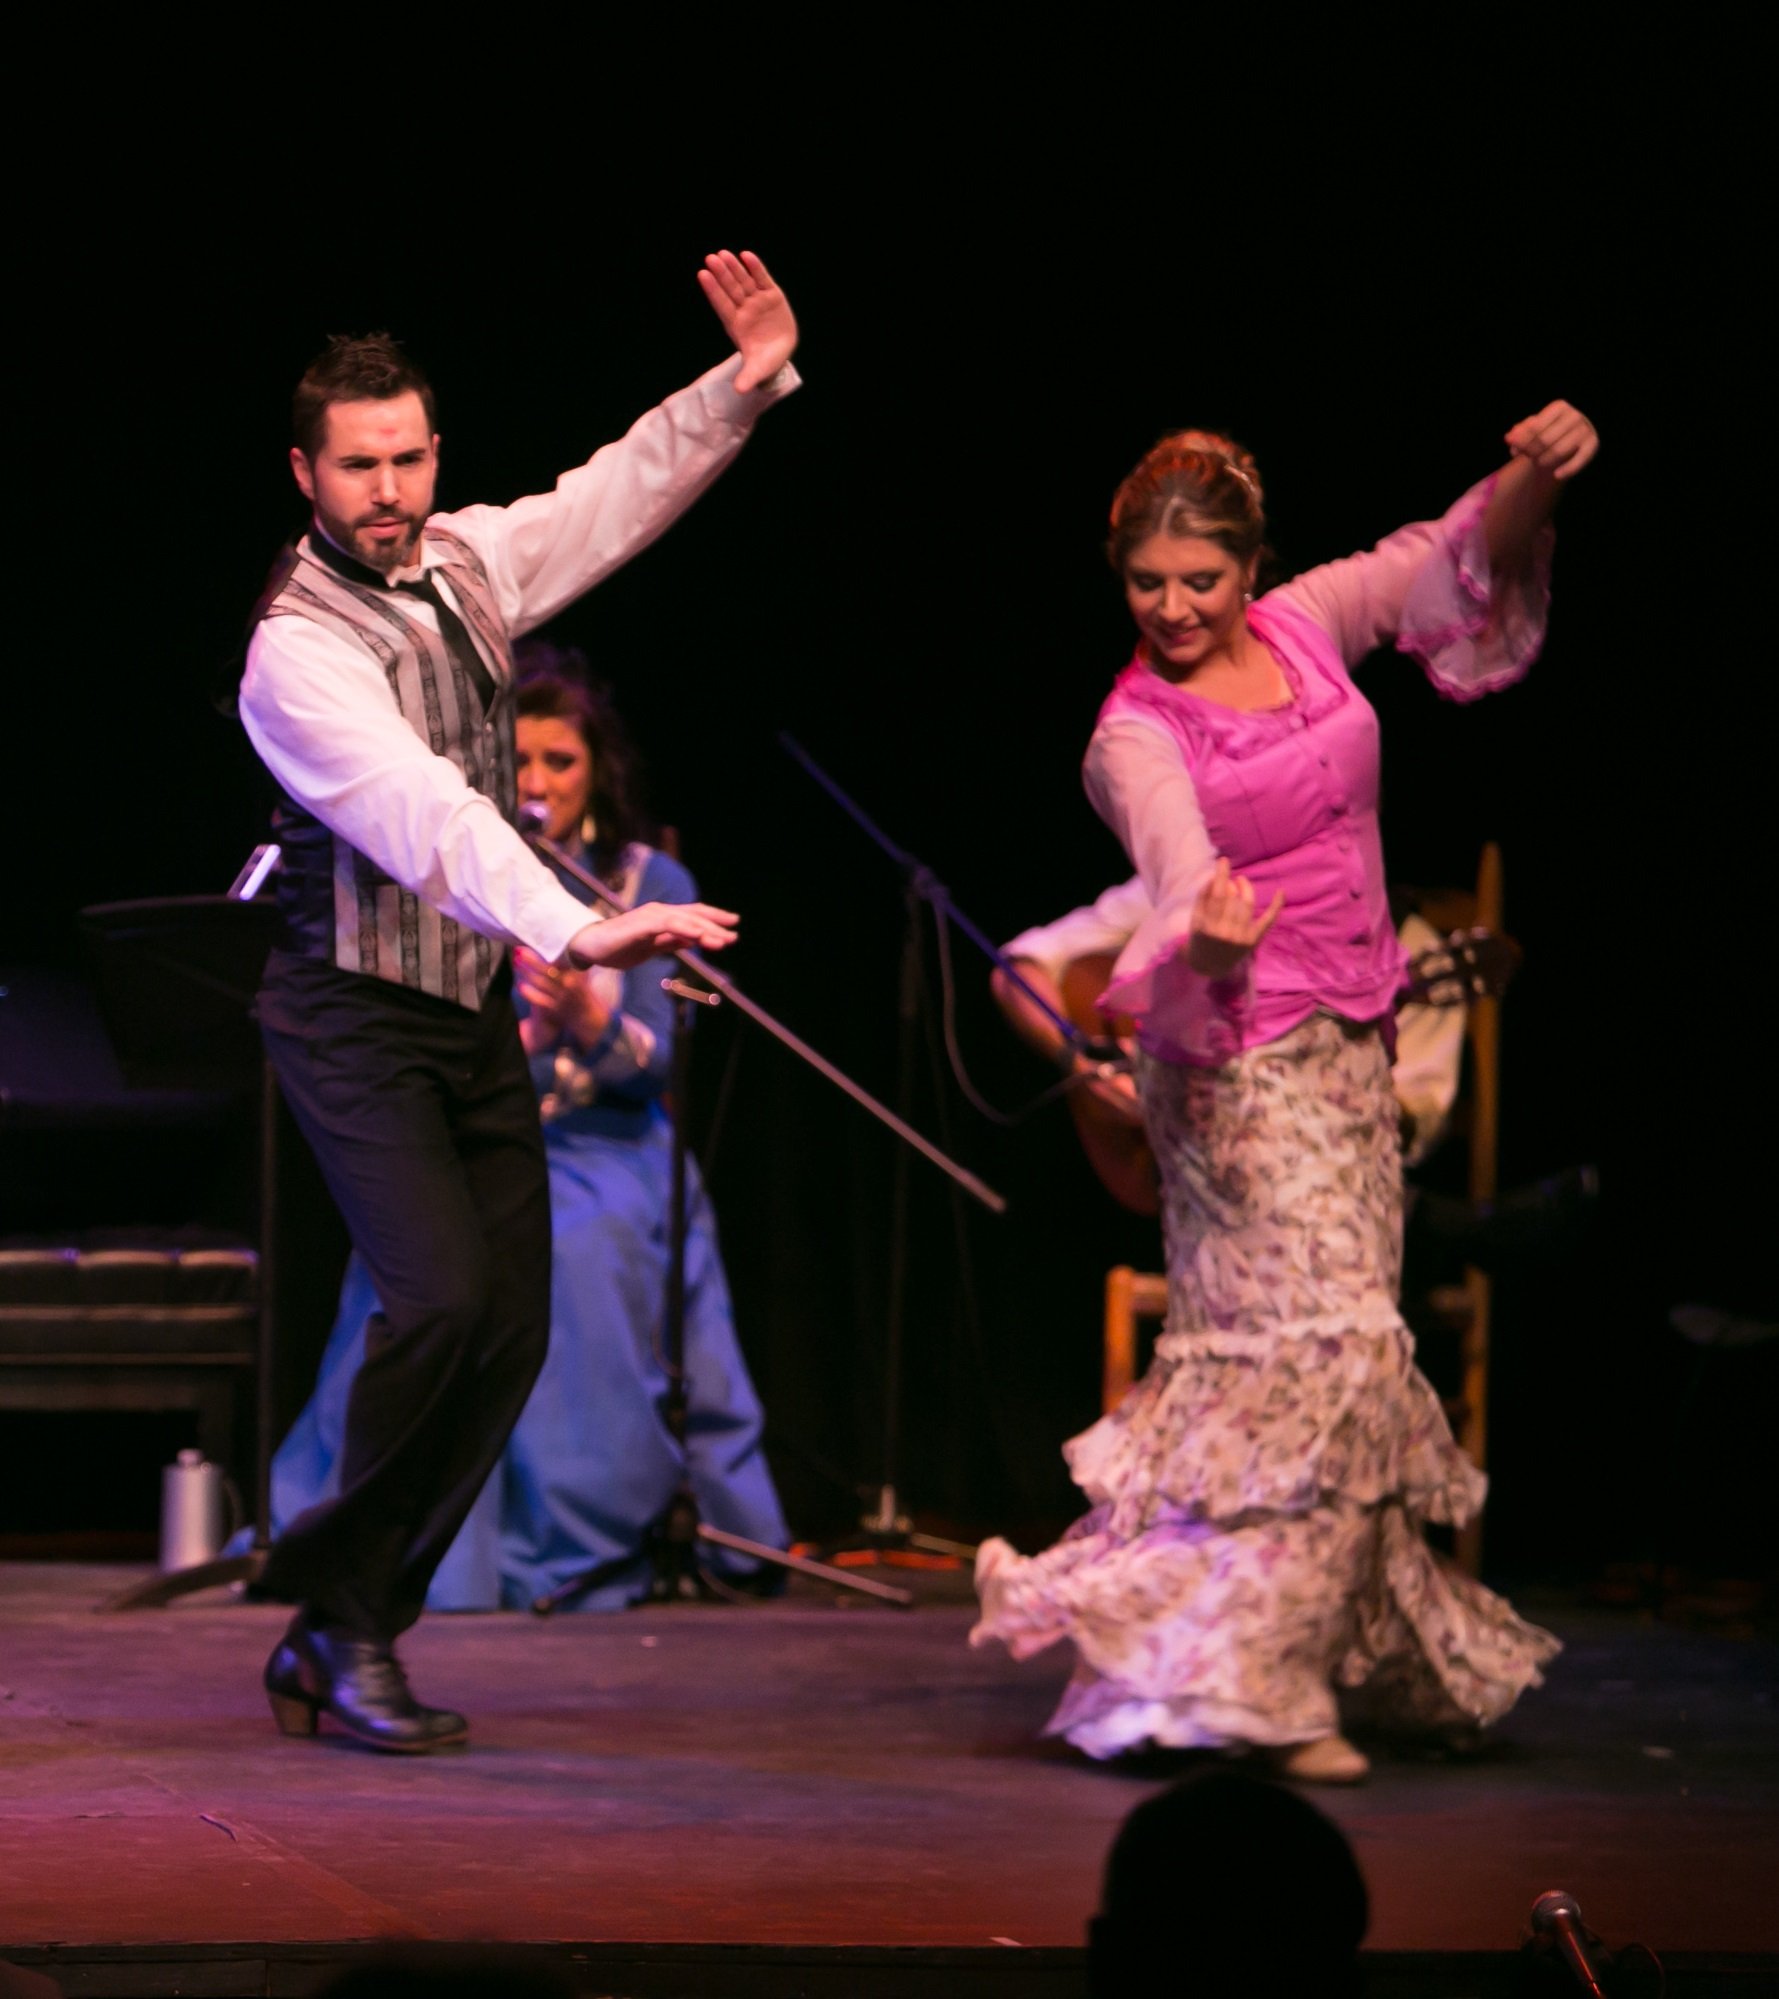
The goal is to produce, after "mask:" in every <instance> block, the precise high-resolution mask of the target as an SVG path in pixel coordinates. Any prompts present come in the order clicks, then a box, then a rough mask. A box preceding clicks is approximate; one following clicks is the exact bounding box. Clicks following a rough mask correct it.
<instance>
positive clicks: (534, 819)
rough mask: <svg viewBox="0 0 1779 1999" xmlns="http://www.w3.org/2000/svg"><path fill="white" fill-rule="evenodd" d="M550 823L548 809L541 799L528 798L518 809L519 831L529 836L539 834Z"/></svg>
mask: <svg viewBox="0 0 1779 1999" xmlns="http://www.w3.org/2000/svg"><path fill="white" fill-rule="evenodd" d="M549 823H550V808H549V807H548V806H547V805H546V804H545V803H544V802H543V800H542V799H541V798H528V799H526V801H525V802H524V804H523V805H521V806H520V807H519V831H520V832H521V833H524V834H527V835H531V834H537V833H541V832H542V831H543V830H544V828H545V827H546V826H547V825H548V824H549Z"/></svg>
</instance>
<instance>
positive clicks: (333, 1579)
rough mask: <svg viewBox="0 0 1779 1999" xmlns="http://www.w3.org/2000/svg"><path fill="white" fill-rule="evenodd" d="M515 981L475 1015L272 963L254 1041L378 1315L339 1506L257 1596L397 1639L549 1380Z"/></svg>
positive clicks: (542, 1253) (536, 1191)
mask: <svg viewBox="0 0 1779 1999" xmlns="http://www.w3.org/2000/svg"><path fill="white" fill-rule="evenodd" d="M508 983H509V982H508V981H506V980H504V979H503V980H502V981H501V982H500V983H499V984H498V985H497V988H496V990H495V992H493V993H492V994H490V996H489V999H488V1001H487V1003H486V1005H485V1006H484V1007H483V1008H482V1010H481V1011H480V1012H479V1013H472V1012H469V1011H468V1010H467V1009H465V1008H463V1007H458V1006H452V1005H450V1004H449V1003H448V1002H446V1001H443V1000H436V999H432V998H430V997H429V996H428V995H426V994H424V993H413V992H408V991H405V990H404V989H402V988H401V987H399V986H393V985H390V984H388V983H387V982H386V981H380V980H376V979H367V978H361V977H358V976H357V975H355V974H353V973H349V972H341V971H338V970H336V969H335V968H334V967H333V966H331V965H324V964H319V963H315V962H312V961H309V960H306V959H299V958H289V957H285V956H283V955H281V954H280V953H277V952H274V953H273V954H272V957H271V959H270V961H269V963H268V965H267V969H266V978H265V982H264V984H263V985H262V987H261V991H260V1027H261V1032H262V1033H263V1034H264V1036H265V1042H266V1049H267V1052H268V1054H269V1055H270V1057H271V1062H272V1067H273V1070H274V1072H275V1073H276V1075H277V1078H278V1084H279V1088H280V1089H281V1090H282V1091H283V1093H284V1097H285V1101H286V1102H287V1103H288V1104H289V1105H290V1109H291V1113H292V1115H293V1116H294V1118H295V1119H296V1122H297V1125H298V1127H299V1129H300V1130H301V1131H302V1133H303V1136H304V1137H305V1138H306V1139H307V1140H308V1142H309V1144H310V1146H311V1148H312V1149H313V1151H314V1153H315V1158H316V1161H317V1163H318V1164H319V1166H320V1168H321V1172H322V1176H323V1178H324V1179H325V1180H326V1182H327V1185H328V1190H329V1192H330V1193H331V1194H332V1195H333V1197H334V1200H335V1202H336V1203H337V1204H338V1206H339V1209H340V1212H341V1214H342V1215H343V1216H344V1218H345V1221H346V1227H347V1230H348V1232H349V1233H350V1235H351V1237H352V1241H353V1245H354V1247H355V1248H356V1249H357V1250H358V1252H359V1254H360V1255H361V1256H362V1257H363V1258H364V1260H365V1263H366V1265H367V1266H368V1268H369V1270H370V1273H371V1277H372V1279H373V1281H374V1282H375V1284H376V1288H377V1297H378V1299H379V1301H380V1303H381V1306H382V1310H381V1311H380V1312H379V1313H378V1314H376V1315H375V1316H374V1317H373V1318H372V1320H371V1322H370V1328H369V1332H368V1334H367V1337H366V1341H365V1359H364V1365H363V1367H362V1368H361V1369H360V1370H359V1373H358V1376H357V1379H356V1380H355V1381H354V1383H353V1386H352V1396H351V1400H350V1402H349V1403H348V1405H347V1412H346V1438H345V1445H344V1449H343V1452H342V1458H341V1485H340V1492H339V1496H338V1497H337V1498H335V1499H331V1500H325V1501H323V1502H322V1503H321V1504H319V1505H317V1506H313V1507H310V1508H309V1509H308V1511H307V1512H305V1513H302V1514H300V1515H299V1516H298V1517H297V1519H295V1520H294V1521H292V1522H291V1524H290V1525H289V1527H287V1528H286V1529H285V1531H284V1532H283V1533H282V1534H281V1535H280V1536H279V1537H278V1540H277V1542H276V1543H275V1544H274V1546H273V1548H272V1550H271V1554H270V1556H269V1558H268V1562H267V1566H266V1572H265V1576H264V1578H263V1579H262V1587H263V1588H264V1589H265V1590H266V1592H267V1593H268V1594H270V1595H272V1596H277V1597H283V1598H284V1599H286V1600H287V1601H290V1602H294V1603H299V1604H302V1605H303V1606H305V1608H306V1612H307V1615H308V1616H309V1618H310V1619H311V1620H312V1621H313V1622H314V1623H316V1624H320V1625H325V1626H328V1627H331V1628H333V1629H336V1630H341V1631H345V1632H349V1633H350V1634H352V1635H353V1636H355V1637H360V1638H368V1639H373V1640H376V1641H378V1642H385V1643H386V1642H389V1641H391V1640H393V1639H394V1638H396V1637H397V1636H398V1635H399V1634H400V1633H401V1632H403V1631H405V1630H406V1629H407V1628H408V1626H409V1625H411V1624H412V1623H413V1622H414V1621H415V1619H416V1618H418V1617H419V1615H420V1612H421V1609H422V1606H423V1605H424V1603H425V1601H426V1588H427V1585H428V1583H429V1582H431V1580H432V1575H433V1571H434V1570H435V1569H436V1568H437V1567H438V1565H439V1563H440V1562H441V1561H442V1560H443V1558H444V1555H445V1551H446V1550H447V1549H448V1548H449V1547H450V1545H451V1542H452V1540H453V1539H454V1538H455V1536H456V1533H457V1530H458V1528H459V1527H461V1526H462V1524H463V1521H464V1518H465V1516H466V1515H467V1514H468V1512H469V1509H470V1507H471V1506H472V1505H473V1504H474V1502H475V1498H476V1495H477V1493H478V1492H480V1490H481V1489H482V1486H483V1484H484V1482H485V1481H486V1479H487V1477H488V1474H489V1473H490V1471H492V1470H493V1468H494V1465H495V1463H496V1461H497V1460H498V1459H499V1457H500V1453H501V1448H502V1446H503V1445H504V1444H505V1443H506V1440H507V1437H508V1435H509V1434H510V1433H511V1431H512V1427H513V1425H514V1424H515V1423H516V1422H517V1421H518V1419H519V1412H520V1411H521V1410H522V1409H523V1408H524V1406H525V1399H526V1397H527V1395H529V1393H530V1392H531V1387H532V1384H533V1382H534V1381H535V1380H536V1379H537V1374H538V1370H539V1368H541V1367H542V1365H543V1359H544V1350H545V1348H546V1346H547V1344H548V1341H549V1326H550V1195H549V1184H548V1181H547V1179H546V1177H545V1168H544V1147H543V1135H542V1132H541V1130H540V1128H539V1124H538V1115H537V1095H536V1092H535V1090H534V1089H533V1087H532V1082H531V1075H530V1071H529V1068H528V1067H527V1064H526V1060H525V1055H524V1052H523V1050H522V1049H521V1048H520V1045H519V1031H518V1024H517V1021H516V1020H515V1018H514V1015H513V1008H512V1002H511V999H510V997H509V996H508V992H507V989H506V988H507V985H508Z"/></svg>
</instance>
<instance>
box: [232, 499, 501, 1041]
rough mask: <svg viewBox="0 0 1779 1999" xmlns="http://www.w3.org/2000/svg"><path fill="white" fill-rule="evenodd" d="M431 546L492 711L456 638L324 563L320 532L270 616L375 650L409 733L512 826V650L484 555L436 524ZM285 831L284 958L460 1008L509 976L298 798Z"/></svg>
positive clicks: (284, 804)
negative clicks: (455, 654)
mask: <svg viewBox="0 0 1779 1999" xmlns="http://www.w3.org/2000/svg"><path fill="white" fill-rule="evenodd" d="M425 542H426V545H427V547H428V548H429V549H431V550H432V551H434V552H435V553H442V554H443V555H444V558H445V559H444V561H443V562H442V563H440V564H438V565H437V568H436V569H435V571H434V573H435V575H442V576H443V577H444V578H445V580H446V582H447V583H448V584H449V586H450V593H451V596H452V598H453V599H454V600H455V602H456V604H457V607H458V609H459V612H460V613H461V615H462V618H463V622H464V624H465V625H466V626H467V628H468V629H469V631H470V632H471V633H472V634H473V635H474V637H475V639H476V641H477V643H478V646H479V648H480V650H481V653H482V655H483V662H484V664H485V665H487V667H488V668H489V670H490V672H491V674H492V676H493V680H494V700H493V702H492V704H491V706H490V708H489V711H488V713H486V714H484V713H483V712H482V704H481V702H480V700H479V699H478V698H477V694H476V690H475V688H474V686H473V685H472V684H471V682H470V678H469V676H468V674H467V673H465V671H464V670H463V668H462V667H461V666H459V665H458V664H457V662H456V661H455V660H454V659H453V658H452V657H451V653H450V649H449V648H448V647H447V645H446V643H445V641H444V639H443V638H442V637H441V636H440V635H439V634H438V633H437V632H434V631H431V630H429V629H428V628H427V627H426V626H425V625H424V624H422V623H421V621H420V620H419V619H418V618H416V617H415V616H414V615H413V614H412V610H411V605H412V603H413V601H414V600H413V599H412V598H410V597H408V596H407V595H405V594H404V593H403V592H402V591H400V590H391V589H387V588H385V587H384V586H382V585H380V584H372V583H359V582H356V581H354V580H353V579H352V578H351V577H349V576H346V575H343V574H341V573H340V571H339V570H337V569H335V568H332V567H330V566H329V565H328V564H326V563H324V562H322V561H321V560H319V559H318V558H317V557H316V555H315V553H314V551H313V549H312V548H311V546H310V541H309V538H308V537H307V536H305V537H304V539H303V540H302V541H301V542H300V543H299V544H298V547H297V559H296V564H295V567H294V568H293V569H292V571H291V573H290V575H289V577H288V579H287V580H286V582H285V584H284V587H283V588H282V589H281V590H280V591H279V592H278V594H277V596H275V597H274V598H273V599H272V602H271V603H270V605H269V606H268V607H267V609H266V612H265V616H266V617H268V618H308V619H311V620H312V621H313V622H314V623H316V624H318V625H321V626H322V627H324V628H325V629H326V630H327V631H330V632H333V633H335V634H336V635H338V636H339V637H341V638H343V639H346V640H347V641H349V642H350V643H351V644H353V645H357V646H362V647H363V648H364V650H365V651H366V652H368V653H369V654H370V655H371V657H372V658H373V659H374V660H375V661H376V663H377V665H378V666H379V667H380V668H381V669H382V672H383V675H384V677H385V678H386V679H387V681H388V683H389V691H390V693H391V694H393V695H394V696H395V700H396V705H397V706H398V707H399V708H400V709H401V712H402V716H403V719H404V720H405V721H406V722H407V724H408V726H409V727H410V728H411V729H412V730H413V731H414V733H415V734H416V735H417V736H418V737H419V738H420V740H421V741H422V742H423V743H425V744H426V745H427V746H428V747H429V748H430V749H431V750H432V752H433V754H434V755H435V756H441V757H445V758H447V759H448V760H449V761H450V762H451V763H453V764H455V765H456V766H457V768H458V769H459V770H460V771H462V773H463V775H464V778H465V780H466V781H467V782H468V783H469V784H470V785H472V786H473V787H474V788H475V789H476V790H477V791H480V792H483V793H484V794H486V796H488V797H489V798H492V799H493V800H494V802H495V804H496V805H498V806H499V807H500V810H501V813H502V816H503V817H504V818H506V819H507V820H508V821H509V822H511V821H512V820H513V819H514V817H515V815H516V810H517V804H518V787H517V782H516V779H515V776H514V768H513V656H512V647H511V644H510V642H509V640H508V638H507V634H506V629H505V627H504V626H503V625H502V623H501V620H500V613H499V610H498V608H497V606H496V604H495V601H494V593H493V589H492V587H491V585H490V583H489V580H488V572H487V569H486V568H485V567H484V565H483V563H482V559H481V557H480V556H479V555H477V553H476V552H475V550H474V549H473V548H471V547H470V545H469V544H468V543H467V542H465V541H462V540H460V539H459V538H458V536H456V535H454V534H452V533H450V532H449V531H448V530H446V529H444V528H440V527H436V526H434V525H432V524H430V523H429V524H428V526H427V527H426V530H425ZM273 823H274V826H275V828H276V831H277V836H278V840H279V843H280V845H281V846H282V847H283V849H284V860H283V867H282V870H281V872H280V874H279V877H278V905H279V915H280V918H281V919H282V926H283V936H282V938H281V939H280V943H281V947H282V948H283V949H284V950H286V951H288V952H290V953H292V954H293V955H295V956H298V957H304V958H319V959H322V960H324V961H326V962H329V963H332V964H334V965H337V966H338V967H339V968H340V969H341V970H342V971H346V972H358V973H362V974H363V975H364V976H365V977H367V978H373V979H387V980H389V981H390V982H392V983H393V984H395V985H400V986H406V987H409V988H410V989H411V990H413V991H416V992H423V993H430V994H432V995H433V997H434V998H436V999H442V1000H450V1001H453V1002H455V1003H456V1004H457V1005H459V1006H463V1007H469V1008H472V1009H474V1008H479V1007H480V1006H481V1004H482V1002H483V1000H484V999H486V997H487V995H488V988H489V985H490V984H491V982H492V981H493V979H494V976H495V973H496V972H497V971H498V970H499V968H500V962H501V951H502V947H501V946H500V945H498V944H495V943H492V942H491V941H490V940H489V939H488V938H486V937H483V936H481V935H479V934H478V933H477V932H476V931H474V930H470V929H468V928H466V927H465V926H464V925H463V924H461V923H457V922H454V921H453V920H452V919H451V918H450V917H448V916H444V915H441V913H440V912H439V911H438V910H436V909H434V908H433V906H432V905H431V904H430V903H429V902H426V901H423V900H422V899H421V897H419V896H417V895H415V894H413V893H412V892H411V891H409V890H407V889H405V888H403V887H401V886H400V884H399V883H397V882H395V881H393V880H391V879H390V877H389V876H388V875H386V874H385V873H384V872H383V870H382V869H381V868H380V867H378V866H377V864H376V863H375V862H374V861H372V860H370V859H368V858H367V857H366V856H365V855H363V854H361V853H360V852H359V851H358V850H357V848H356V847H352V846H349V845H348V844H347V843H346V842H345V841H344V840H342V839H341V838H340V837H339V836H338V835H337V834H335V833H331V832H330V831H329V830H328V829H327V827H325V826H324V825H322V823H321V822H320V820H318V819H317V818H316V817H315V816H314V814H313V813H311V812H309V811H307V810H306V809H305V808H304V807H303V806H301V805H298V804H297V803H296V802H295V801H294V800H293V799H291V798H288V797H282V798H280V800H279V803H278V809H277V812H276V814H275V815H274V821H273Z"/></svg>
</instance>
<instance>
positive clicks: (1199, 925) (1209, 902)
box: [1186, 855, 1285, 979]
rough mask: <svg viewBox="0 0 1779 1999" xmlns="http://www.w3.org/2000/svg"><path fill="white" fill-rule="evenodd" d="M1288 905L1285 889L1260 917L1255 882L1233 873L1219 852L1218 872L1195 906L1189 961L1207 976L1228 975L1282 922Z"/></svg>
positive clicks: (1217, 977)
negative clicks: (1282, 915) (1255, 911)
mask: <svg viewBox="0 0 1779 1999" xmlns="http://www.w3.org/2000/svg"><path fill="white" fill-rule="evenodd" d="M1284 906H1285V896H1284V891H1283V890H1281V891H1280V892H1279V893H1278V894H1277V895H1275V896H1274V897H1273V899H1272V903H1271V906H1270V907H1269V908H1268V909H1267V911H1266V913H1265V915H1264V916H1256V915H1255V914H1254V884H1253V883H1252V882H1251V881H1249V879H1248V877H1247V876H1246V875H1232V874H1231V873H1230V872H1229V863H1228V862H1227V861H1226V860H1224V859H1223V857H1222V856H1221V855H1219V856H1218V857H1217V867H1216V871H1215V872H1214V873H1213V874H1212V876H1211V878H1210V880H1209V881H1208V882H1206V883H1205V885H1204V887H1203V888H1201V889H1200V890H1199V892H1198V901H1197V902H1196V903H1195V904H1194V905H1193V908H1192V937H1191V941H1190V942H1189V943H1188V944H1187V946H1186V962H1187V963H1188V964H1189V965H1190V966H1191V967H1192V969H1193V970H1194V971H1195V972H1202V973H1203V974H1204V976H1205V977H1206V978H1207V979H1223V978H1227V977H1228V976H1229V974H1230V973H1231V972H1233V971H1234V970H1235V969H1236V967H1237V966H1238V965H1240V963H1241V962H1242V960H1243V959H1244V958H1245V957H1246V956H1247V955H1248V953H1249V952H1250V951H1252V950H1253V948H1254V946H1255V945H1256V944H1258V943H1259V942H1260V940H1261V938H1262V937H1264V936H1265V935H1266V933H1267V932H1268V931H1269V930H1270V929H1271V928H1272V927H1273V925H1274V924H1275V923H1276V922H1277V921H1278V917H1279V911H1280V910H1281V909H1283V908H1284Z"/></svg>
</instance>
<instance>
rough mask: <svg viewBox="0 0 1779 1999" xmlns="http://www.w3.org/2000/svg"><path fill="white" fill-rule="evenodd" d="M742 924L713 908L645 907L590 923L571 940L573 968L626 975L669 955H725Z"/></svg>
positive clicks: (690, 905) (681, 905) (693, 904)
mask: <svg viewBox="0 0 1779 1999" xmlns="http://www.w3.org/2000/svg"><path fill="white" fill-rule="evenodd" d="M740 921H741V918H740V917H739V916H737V915H736V914H735V912H734V910H732V909H714V908H712V906H711V905H710V904H709V903H708V902H644V903H639V904H638V905H637V907H636V908H635V909H627V910H625V911H624V913H623V915H621V916H608V917H607V918H606V919H605V921H604V922H603V923H589V924H588V925H587V927H586V928H585V929H584V930H577V931H576V932H575V934H574V935H573V936H572V937H571V938H570V939H569V940H568V957H569V962H570V963H571V964H575V965H611V966H614V967H615V968H616V969H617V970H619V971H627V970H628V969H629V968H630V966H632V965H640V964H642V963H643V962H644V961H645V960H646V959H649V958H656V957H659V956H660V955H661V953H662V952H664V951H683V950H685V949H687V948H688V946H689V947H690V948H691V949H693V950H697V951H720V950H722V948H723V947H724V945H726V944H733V943H734V942H735V926H736V925H737V924H738V923H739V922H740Z"/></svg>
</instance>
